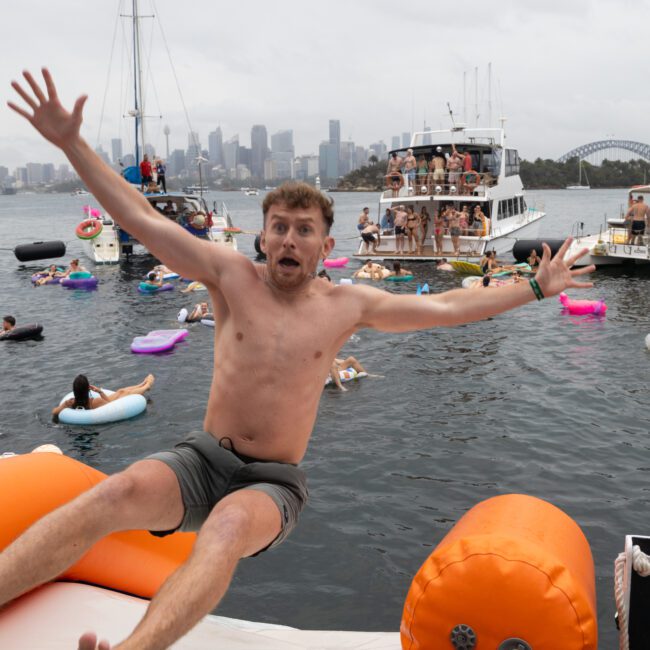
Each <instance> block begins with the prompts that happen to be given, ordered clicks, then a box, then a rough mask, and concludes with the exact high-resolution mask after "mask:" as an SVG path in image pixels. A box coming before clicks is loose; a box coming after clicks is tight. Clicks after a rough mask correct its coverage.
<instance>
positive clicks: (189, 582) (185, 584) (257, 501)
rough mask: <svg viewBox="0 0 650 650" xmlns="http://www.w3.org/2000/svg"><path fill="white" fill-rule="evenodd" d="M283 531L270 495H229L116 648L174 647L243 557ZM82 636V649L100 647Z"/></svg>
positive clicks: (207, 608)
mask: <svg viewBox="0 0 650 650" xmlns="http://www.w3.org/2000/svg"><path fill="white" fill-rule="evenodd" d="M280 530H281V518H280V511H279V510H278V507H277V505H276V504H275V502H274V501H273V499H271V497H270V496H268V495H267V494H265V493H264V492H260V491H256V490H250V489H248V490H240V491H238V492H235V493H233V494H230V495H228V496H227V497H226V498H225V499H223V500H222V501H220V502H219V503H218V504H217V505H216V506H215V507H214V509H213V510H212V513H211V514H210V516H209V517H208V519H207V520H206V521H205V523H204V524H203V526H202V528H201V531H200V532H199V535H198V537H197V540H196V543H195V544H194V549H193V551H192V555H191V556H190V557H189V559H188V560H187V562H185V564H183V565H182V566H181V567H179V568H178V569H177V570H176V571H175V572H174V573H173V574H172V575H171V576H170V578H169V579H168V580H167V581H166V582H165V584H164V585H163V586H162V587H161V588H160V590H159V591H158V593H157V594H156V595H155V597H154V598H153V600H152V601H151V603H150V605H149V608H148V609H147V613H146V614H145V615H144V618H143V619H142V620H141V621H140V623H139V624H138V625H137V627H136V628H135V630H134V631H133V633H132V634H131V636H129V638H128V639H126V640H124V641H122V642H121V643H119V644H118V645H117V646H115V649H114V650H150V649H151V650H153V649H154V648H167V647H169V646H170V645H171V644H172V643H174V642H175V641H176V640H178V639H179V638H180V637H182V636H183V635H184V634H186V633H187V632H188V631H189V630H190V629H191V628H192V627H194V625H196V623H198V622H199V621H200V620H201V618H203V617H204V616H205V615H206V614H208V613H209V612H210V611H212V610H213V609H214V608H215V607H216V606H217V605H218V603H219V601H220V600H221V599H222V598H223V596H224V594H225V593H226V590H227V589H228V585H229V584H230V580H231V579H232V576H233V574H234V572H235V568H236V566H237V563H238V561H239V560H240V558H242V557H247V556H249V555H252V554H253V553H256V552H257V551H259V550H260V549H262V548H265V547H266V546H268V545H269V544H270V543H271V542H272V541H273V540H274V539H275V538H276V537H277V536H278V534H279V533H280ZM84 636H85V637H86V638H88V639H92V638H93V637H92V636H91V635H84ZM82 639H83V637H82ZM82 639H80V644H79V648H80V650H95V646H93V645H81V640H82ZM100 650H104V648H101V646H100Z"/></svg>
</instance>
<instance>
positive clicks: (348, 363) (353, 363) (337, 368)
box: [330, 356, 367, 392]
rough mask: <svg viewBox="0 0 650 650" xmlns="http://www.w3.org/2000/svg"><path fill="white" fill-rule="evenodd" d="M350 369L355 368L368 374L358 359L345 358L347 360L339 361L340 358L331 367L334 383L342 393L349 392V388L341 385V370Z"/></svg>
mask: <svg viewBox="0 0 650 650" xmlns="http://www.w3.org/2000/svg"><path fill="white" fill-rule="evenodd" d="M348 368H353V369H354V370H356V371H357V373H359V372H367V371H366V369H365V368H364V367H363V366H362V365H361V364H360V363H359V362H358V361H357V359H356V357H352V356H350V357H345V359H339V358H338V357H337V358H335V359H334V361H333V362H332V366H331V367H330V377H331V379H332V383H333V384H334V385H335V386H336V387H337V388H338V389H339V390H342V391H344V392H345V391H347V388H345V386H343V384H342V383H341V375H340V374H339V373H340V372H341V370H347V369H348Z"/></svg>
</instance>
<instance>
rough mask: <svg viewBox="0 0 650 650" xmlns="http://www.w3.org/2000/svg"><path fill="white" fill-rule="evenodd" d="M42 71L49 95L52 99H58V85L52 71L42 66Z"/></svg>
mask: <svg viewBox="0 0 650 650" xmlns="http://www.w3.org/2000/svg"><path fill="white" fill-rule="evenodd" d="M41 72H42V73H43V79H44V80H45V87H46V88H47V96H48V97H49V98H50V101H52V100H54V99H58V95H57V94H56V86H55V85H54V81H53V80H52V75H51V74H50V71H49V70H48V69H47V68H42V69H41Z"/></svg>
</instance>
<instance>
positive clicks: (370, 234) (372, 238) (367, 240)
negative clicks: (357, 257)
mask: <svg viewBox="0 0 650 650" xmlns="http://www.w3.org/2000/svg"><path fill="white" fill-rule="evenodd" d="M361 239H363V243H364V244H365V251H364V252H365V254H366V255H368V253H370V247H371V246H372V252H373V253H376V252H377V246H379V244H380V243H381V234H380V232H379V226H378V225H377V224H376V223H373V222H372V221H369V222H368V223H367V225H366V227H365V228H364V229H363V230H362V231H361Z"/></svg>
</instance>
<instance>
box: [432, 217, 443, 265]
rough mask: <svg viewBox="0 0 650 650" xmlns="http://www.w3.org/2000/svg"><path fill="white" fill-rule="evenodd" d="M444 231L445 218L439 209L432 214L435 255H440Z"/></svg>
mask: <svg viewBox="0 0 650 650" xmlns="http://www.w3.org/2000/svg"><path fill="white" fill-rule="evenodd" d="M444 232H445V220H444V219H443V217H442V214H441V211H438V212H436V213H435V214H434V215H433V239H434V241H435V246H436V250H435V253H436V255H442V247H443V243H442V238H443V235H444Z"/></svg>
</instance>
